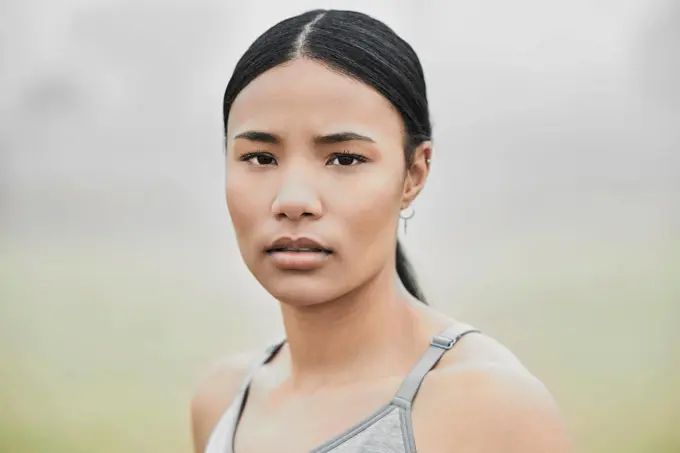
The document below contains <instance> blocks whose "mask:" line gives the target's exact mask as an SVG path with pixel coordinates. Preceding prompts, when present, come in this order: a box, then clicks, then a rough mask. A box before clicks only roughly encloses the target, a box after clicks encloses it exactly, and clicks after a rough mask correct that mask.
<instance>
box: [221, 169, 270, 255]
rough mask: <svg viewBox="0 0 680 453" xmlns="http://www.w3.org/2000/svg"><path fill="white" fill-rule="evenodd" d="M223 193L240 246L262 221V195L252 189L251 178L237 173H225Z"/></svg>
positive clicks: (260, 192)
mask: <svg viewBox="0 0 680 453" xmlns="http://www.w3.org/2000/svg"><path fill="white" fill-rule="evenodd" d="M225 192H226V199H227V208H228V210H229V216H230V217H231V222H232V224H233V226H234V233H235V234H236V239H237V240H238V242H239V245H241V244H242V242H243V241H247V240H248V238H249V237H250V234H251V233H253V232H254V231H255V230H256V227H257V225H258V224H261V223H262V221H263V219H262V216H263V206H264V200H260V199H259V198H262V197H263V196H264V193H263V191H262V190H256V188H255V187H253V183H252V178H248V177H247V176H245V175H243V174H241V172H238V171H227V175H226V186H225ZM265 213H266V211H265Z"/></svg>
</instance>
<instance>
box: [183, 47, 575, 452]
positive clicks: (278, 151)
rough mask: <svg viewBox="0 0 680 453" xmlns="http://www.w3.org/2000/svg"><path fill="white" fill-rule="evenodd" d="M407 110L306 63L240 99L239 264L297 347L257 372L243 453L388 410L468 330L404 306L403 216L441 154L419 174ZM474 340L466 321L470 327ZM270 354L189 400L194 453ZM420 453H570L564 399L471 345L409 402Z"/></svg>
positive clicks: (228, 363)
mask: <svg viewBox="0 0 680 453" xmlns="http://www.w3.org/2000/svg"><path fill="white" fill-rule="evenodd" d="M403 146H404V126H403V122H402V120H401V117H400V116H399V114H398V112H397V111H396V110H395V109H394V108H393V107H392V106H391V105H390V103H389V102H388V101H387V100H386V99H385V98H384V97H383V96H382V95H380V94H379V93H378V92H376V91H375V90H373V89H372V88H371V87H369V86H367V85H365V84H363V83H361V82H359V81H356V80H354V79H351V78H349V77H347V76H345V75H342V74H339V73H337V72H335V71H333V70H331V69H328V68H327V67H326V66H324V65H322V64H319V63H317V62H314V61H311V60H309V59H305V58H300V59H296V60H293V61H292V62H289V63H287V64H285V65H283V66H279V67H276V68H274V69H271V70H269V71H267V72H265V73H264V74H262V75H260V76H259V77H258V78H257V79H255V80H254V81H253V82H251V83H250V84H249V85H248V86H247V87H246V88H245V89H244V90H243V91H242V92H241V93H240V94H239V95H238V97H237V98H236V100H235V102H234V104H233V107H232V109H231V112H230V116H229V122H228V126H227V165H226V168H227V178H226V181H227V183H226V197H227V203H228V207H229V213H230V215H231V218H232V222H233V225H234V229H235V232H236V237H237V240H238V244H239V247H240V250H241V254H242V256H243V259H244V261H245V263H246V265H247V266H248V268H249V269H250V271H251V272H252V273H253V275H254V276H255V277H256V278H257V280H258V281H259V282H260V283H261V284H262V286H263V287H264V288H265V289H266V290H267V291H268V292H269V293H271V294H272V296H274V298H276V299H277V300H278V301H279V302H280V305H281V310H282V315H283V322H284V327H285V331H286V338H287V343H286V344H285V345H284V347H283V348H282V349H281V351H280V352H279V354H278V355H277V356H276V357H275V358H274V360H272V361H271V362H270V363H269V364H267V365H266V366H264V367H262V368H260V369H259V371H258V372H257V373H256V375H255V378H254V380H253V383H252V387H251V390H250V393H249V398H248V402H247V404H246V407H245V411H244V413H243V417H242V419H241V421H240V423H239V425H238V430H237V434H236V441H235V452H236V453H301V452H302V453H304V452H309V451H310V450H312V449H314V448H315V447H317V446H319V445H320V444H322V443H323V442H325V441H326V440H328V439H329V438H331V437H333V436H335V435H337V434H339V433H341V432H343V431H345V430H346V429H347V428H349V427H350V426H352V425H354V424H355V423H357V422H359V421H360V420H362V419H363V418H365V417H366V416H368V415H370V414H371V413H373V412H374V411H375V410H377V409H378V408H379V407H380V406H382V405H384V404H385V403H387V402H388V401H389V400H390V399H391V398H392V397H393V396H394V394H395V392H396V390H397V388H398V387H399V385H400V384H401V381H402V379H403V378H404V376H405V375H406V374H407V373H408V371H409V370H410V369H411V367H412V366H413V365H414V364H415V363H416V361H417V360H418V359H419V358H420V356H421V355H422V354H423V352H424V351H425V350H426V348H427V346H428V344H429V341H430V339H431V337H432V336H433V335H434V334H436V333H438V332H440V331H441V330H443V329H444V328H445V327H446V326H448V325H450V324H452V323H453V324H455V323H457V322H456V321H454V320H452V319H450V318H447V317H445V316H443V315H442V314H440V313H438V312H436V311H435V310H433V309H431V308H430V307H427V306H425V305H423V304H421V303H419V302H418V301H416V300H414V299H413V298H412V297H410V296H409V295H408V293H407V292H406V291H405V289H404V288H403V286H402V285H401V283H400V281H399V279H398V276H397V275H396V272H395V243H396V232H397V227H398V222H399V213H400V211H401V210H403V209H405V208H406V207H408V206H409V205H410V204H411V203H412V202H413V200H414V199H415V198H416V197H417V196H418V194H419V193H420V192H421V190H422V189H423V187H424V185H425V182H426V180H427V175H428V172H429V169H430V168H429V163H428V160H429V157H430V156H431V153H432V146H431V143H430V142H425V143H423V144H422V145H421V146H419V147H418V148H417V150H416V152H415V154H414V158H413V162H412V165H411V166H410V167H408V168H407V166H406V162H405V159H404V151H403ZM285 235H289V236H311V237H313V238H314V239H315V240H317V241H323V245H324V246H326V247H328V248H331V249H332V250H333V254H332V255H330V256H329V257H328V259H327V261H326V262H325V264H324V265H323V266H322V267H320V268H318V269H314V270H311V271H287V270H281V269H280V268H278V267H277V266H276V265H275V263H274V262H273V260H272V258H271V257H270V256H269V255H268V254H266V253H265V252H264V250H265V249H266V248H267V247H268V246H269V245H270V244H271V242H272V241H274V240H275V239H277V238H278V237H280V236H285ZM460 328H461V329H462V328H464V325H460ZM261 355H262V352H261V351H256V352H254V353H252V354H244V355H240V356H237V357H231V358H227V359H224V360H222V361H220V362H219V363H218V364H216V365H215V366H214V368H213V370H212V371H211V372H210V373H209V374H208V376H207V377H206V378H205V380H204V381H203V382H202V384H201V385H200V387H199V389H198V392H197V394H196V396H195V398H194V400H193V402H192V407H191V410H192V421H193V435H194V446H195V451H196V453H203V451H204V449H205V446H206V443H207V440H208V437H209V435H210V432H211V431H212V429H213V427H214V426H215V424H216V423H217V421H218V419H219V417H220V416H221V415H222V413H223V412H224V410H225V409H226V408H227V406H228V405H229V403H230V402H231V401H232V399H233V398H234V396H235V393H236V392H237V390H238V387H239V385H240V384H241V381H242V379H243V378H244V377H245V374H246V372H247V369H248V367H249V366H251V365H252V364H253V362H254V361H256V360H258V359H259V358H260V357H261ZM413 425H414V433H415V440H416V445H417V448H418V451H419V452H420V453H445V452H446V453H451V452H460V453H498V452H504V453H539V452H540V453H543V452H551V453H560V452H568V451H571V447H570V441H569V436H568V434H567V432H566V430H565V427H564V424H563V422H562V420H561V417H560V414H559V411H558V409H557V407H556V405H555V402H554V401H553V398H552V397H551V395H550V394H549V393H548V391H547V390H546V389H545V388H544V387H543V385H542V384H541V383H540V382H539V381H538V380H537V379H536V378H535V377H533V376H532V375H531V374H530V373H529V372H528V371H527V370H526V369H525V368H524V367H523V366H522V365H521V364H520V362H519V361H518V360H517V359H516V358H515V357H514V356H513V355H512V353H510V352H509V351H508V350H507V349H506V348H504V347H503V346H502V345H500V344H499V343H497V342H496V341H494V340H493V339H491V338H489V337H487V336H484V335H479V334H471V335H467V336H466V337H464V338H463V339H462V340H461V341H460V342H459V343H458V344H457V345H456V347H455V348H453V349H452V350H450V351H448V353H446V354H445V355H444V357H443V359H442V360H441V361H440V363H439V364H438V365H437V367H436V368H435V369H434V370H433V371H432V372H430V374H428V376H427V377H426V378H425V381H424V383H423V385H422V387H421V390H420V392H419V394H418V396H417V398H416V400H415V403H414V406H413Z"/></svg>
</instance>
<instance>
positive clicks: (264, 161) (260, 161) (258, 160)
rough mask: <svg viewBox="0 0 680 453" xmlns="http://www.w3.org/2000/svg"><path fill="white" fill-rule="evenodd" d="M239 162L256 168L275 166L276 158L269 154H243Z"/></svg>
mask: <svg viewBox="0 0 680 453" xmlns="http://www.w3.org/2000/svg"><path fill="white" fill-rule="evenodd" d="M240 160H242V161H244V162H248V163H249V164H250V165H254V166H256V167H262V166H267V165H276V158H274V156H272V155H271V154H267V153H248V154H244V155H243V156H241V159H240Z"/></svg>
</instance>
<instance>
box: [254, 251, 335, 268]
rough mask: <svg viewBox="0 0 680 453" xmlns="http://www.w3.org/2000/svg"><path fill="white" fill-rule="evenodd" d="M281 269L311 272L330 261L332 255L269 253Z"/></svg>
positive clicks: (321, 253) (319, 253) (322, 253)
mask: <svg viewBox="0 0 680 453" xmlns="http://www.w3.org/2000/svg"><path fill="white" fill-rule="evenodd" d="M267 254H268V255H269V256H270V257H271V259H272V260H273V261H274V265H275V266H276V267H278V268H279V269H283V270H290V271H311V270H314V269H318V268H320V267H321V266H323V265H324V264H326V261H328V258H329V257H330V255H331V254H330V253H325V252H269V253H267Z"/></svg>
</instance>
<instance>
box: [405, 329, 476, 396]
mask: <svg viewBox="0 0 680 453" xmlns="http://www.w3.org/2000/svg"><path fill="white" fill-rule="evenodd" d="M466 327H467V329H466V330H463V331H462V332H460V329H461V328H460V325H452V326H449V327H447V328H446V329H444V331H443V332H441V333H440V334H438V335H435V336H434V337H432V341H431V342H430V347H429V348H427V351H425V354H423V356H422V357H421V358H420V360H419V361H418V363H416V365H415V366H414V367H413V369H412V370H411V372H410V373H409V374H408V375H407V376H406V378H405V379H404V382H403V383H402V384H401V387H400V388H399V391H398V392H397V395H396V396H395V399H396V400H401V402H402V403H403V402H406V403H408V404H412V403H413V399H414V398H415V396H416V394H417V393H418V389H419V388H420V385H421V384H422V383H423V379H425V376H426V375H427V373H429V372H430V370H431V369H432V368H434V366H435V365H436V364H437V362H439V359H441V358H442V356H443V355H444V353H445V352H446V351H448V350H449V349H451V348H452V347H453V346H454V345H455V344H456V343H458V341H459V340H460V339H461V338H463V337H464V336H465V335H467V334H469V333H472V332H479V330H477V329H472V328H469V326H466Z"/></svg>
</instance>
